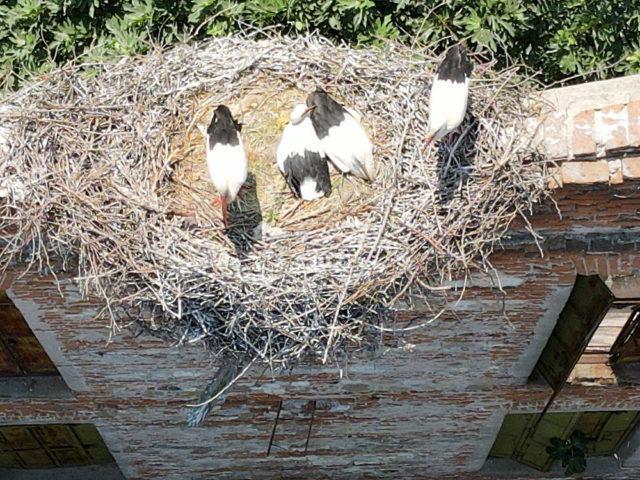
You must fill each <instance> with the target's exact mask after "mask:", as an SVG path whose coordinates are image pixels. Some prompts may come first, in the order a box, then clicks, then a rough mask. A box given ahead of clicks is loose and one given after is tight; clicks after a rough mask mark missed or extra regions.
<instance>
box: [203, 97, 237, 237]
mask: <svg viewBox="0 0 640 480" xmlns="http://www.w3.org/2000/svg"><path fill="white" fill-rule="evenodd" d="M206 140H207V167H208V169H209V177H210V178H211V183H213V186H214V187H215V189H216V191H217V192H218V194H219V195H220V203H221V204H222V221H223V222H224V225H225V227H227V226H228V221H227V204H228V203H231V202H233V201H234V200H235V199H236V196H237V195H238V191H239V190H240V187H242V185H243V184H244V182H245V181H246V180H247V156H246V154H245V152H244V147H243V145H242V138H240V124H239V123H238V122H236V121H235V120H234V118H233V116H232V115H231V111H230V110H229V108H227V107H226V106H225V105H220V106H218V108H216V110H215V111H214V112H213V118H212V119H211V123H210V124H209V128H207V133H206ZM215 203H216V201H215V199H214V204H215Z"/></svg>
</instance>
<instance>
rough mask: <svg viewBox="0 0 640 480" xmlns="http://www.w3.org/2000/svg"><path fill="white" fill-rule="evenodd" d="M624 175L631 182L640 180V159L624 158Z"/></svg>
mask: <svg viewBox="0 0 640 480" xmlns="http://www.w3.org/2000/svg"><path fill="white" fill-rule="evenodd" d="M622 175H623V176H624V178H628V179H630V180H637V179H640V157H629V158H623V159H622Z"/></svg>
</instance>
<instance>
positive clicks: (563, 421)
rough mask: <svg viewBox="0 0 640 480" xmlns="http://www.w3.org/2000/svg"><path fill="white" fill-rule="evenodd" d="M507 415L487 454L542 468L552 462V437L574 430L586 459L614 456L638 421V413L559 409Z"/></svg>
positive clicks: (548, 466) (568, 433)
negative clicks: (582, 440)
mask: <svg viewBox="0 0 640 480" xmlns="http://www.w3.org/2000/svg"><path fill="white" fill-rule="evenodd" d="M540 416H541V414H540V413H523V414H509V415H507V416H506V417H505V419H504V421H503V423H502V427H501V428H500V431H499V433H498V436H497V437H496V440H495V442H494V444H493V447H492V448H491V452H490V453H489V456H490V457H500V458H510V459H512V460H515V461H517V462H519V463H522V464H524V465H527V466H529V467H532V468H535V469H537V470H541V471H547V470H549V469H550V468H551V466H552V465H553V463H554V461H553V459H552V458H551V456H550V455H549V453H547V447H548V446H549V445H550V441H551V439H552V438H554V437H558V438H560V439H562V440H566V439H568V438H569V437H570V436H571V434H572V433H573V432H574V431H575V430H580V431H581V432H582V433H584V434H585V436H586V437H587V440H588V443H587V465H588V458H589V457H593V456H603V457H606V456H614V455H617V453H618V450H619V449H620V447H621V446H622V445H623V443H624V441H625V439H626V438H627V437H628V436H629V434H630V433H631V431H632V430H633V429H634V428H635V427H636V425H637V424H638V421H639V420H640V412H638V411H633V410H628V411H615V412H610V411H605V412H562V413H546V414H545V415H544V416H543V417H542V418H540Z"/></svg>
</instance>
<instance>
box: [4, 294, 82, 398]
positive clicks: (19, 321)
mask: <svg viewBox="0 0 640 480" xmlns="http://www.w3.org/2000/svg"><path fill="white" fill-rule="evenodd" d="M69 395H70V390H69V388H68V387H67V385H66V383H65V382H64V380H63V379H62V376H61V375H60V372H59V371H58V369H57V368H56V366H55V364H54V363H53V362H52V361H51V359H50V358H49V355H47V352H46V351H45V350H44V348H43V347H42V345H41V344H40V342H39V341H38V339H37V338H36V336H35V335H34V333H33V331H32V330H31V328H30V327H29V324H28V323H27V321H26V320H25V318H24V317H23V315H22V313H21V312H20V310H19V309H18V308H17V307H16V306H15V305H14V303H13V302H12V301H11V299H10V298H9V296H8V295H7V293H6V292H5V291H1V290H0V398H2V397H42V396H48V397H51V396H55V397H60V396H69Z"/></svg>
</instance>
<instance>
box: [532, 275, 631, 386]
mask: <svg viewBox="0 0 640 480" xmlns="http://www.w3.org/2000/svg"><path fill="white" fill-rule="evenodd" d="M627 290H628V289H627ZM639 324H640V298H616V296H614V294H613V293H612V292H611V290H610V289H609V288H608V287H607V285H605V283H604V282H603V281H602V280H601V279H600V277H598V276H597V275H590V276H584V275H578V277H577V278H576V282H575V284H574V287H573V290H572V291H571V294H570V296H569V300H568V301H567V304H566V305H565V306H564V308H563V310H562V312H561V313H560V317H559V318H558V321H557V323H556V326H555V328H554V329H553V332H552V333H551V336H550V337H549V340H548V341H547V344H546V346H545V348H544V349H543V351H542V354H541V355H540V358H539V360H538V363H537V364H536V366H535V368H534V371H533V373H532V376H531V378H532V379H537V378H542V379H544V380H545V381H546V382H547V383H548V384H549V385H550V386H551V387H552V388H553V390H554V392H555V393H556V394H557V393H558V392H559V391H560V390H561V389H562V387H563V386H564V384H565V383H574V384H576V383H577V384H583V385H589V384H598V385H603V384H614V383H617V378H616V375H615V366H616V365H618V364H622V363H629V362H635V361H638V360H640V327H639V326H638V325H639Z"/></svg>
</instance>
